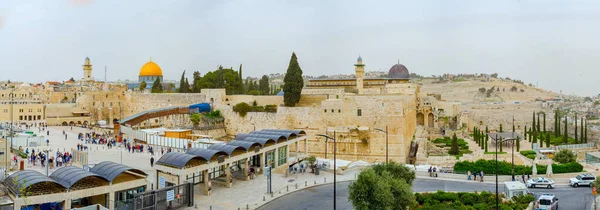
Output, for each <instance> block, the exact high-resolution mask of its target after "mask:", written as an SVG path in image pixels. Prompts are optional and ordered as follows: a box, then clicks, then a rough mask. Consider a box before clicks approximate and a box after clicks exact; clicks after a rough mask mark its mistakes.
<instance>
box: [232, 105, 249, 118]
mask: <svg viewBox="0 0 600 210" xmlns="http://www.w3.org/2000/svg"><path fill="white" fill-rule="evenodd" d="M233 111H234V112H236V113H238V114H239V115H240V117H245V116H246V114H248V112H250V111H252V107H251V106H250V105H248V104H247V103H244V102H242V103H239V104H236V105H235V106H233Z"/></svg>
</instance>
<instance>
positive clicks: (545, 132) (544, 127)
mask: <svg viewBox="0 0 600 210" xmlns="http://www.w3.org/2000/svg"><path fill="white" fill-rule="evenodd" d="M544 133H546V112H544Z"/></svg>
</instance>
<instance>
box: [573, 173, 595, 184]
mask: <svg viewBox="0 0 600 210" xmlns="http://www.w3.org/2000/svg"><path fill="white" fill-rule="evenodd" d="M594 181H596V176H594V175H593V174H581V175H578V176H576V177H575V178H571V179H570V180H569V185H571V186H573V187H579V186H581V185H585V186H590V185H592V183H593V182H594Z"/></svg>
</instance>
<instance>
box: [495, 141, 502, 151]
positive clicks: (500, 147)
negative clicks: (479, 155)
mask: <svg viewBox="0 0 600 210" xmlns="http://www.w3.org/2000/svg"><path fill="white" fill-rule="evenodd" d="M496 141H498V139H496ZM502 143H504V142H500V152H502Z"/></svg>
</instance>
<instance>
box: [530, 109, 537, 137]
mask: <svg viewBox="0 0 600 210" xmlns="http://www.w3.org/2000/svg"><path fill="white" fill-rule="evenodd" d="M535 125H536V124H535V112H533V123H531V127H533V132H535Z"/></svg>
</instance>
